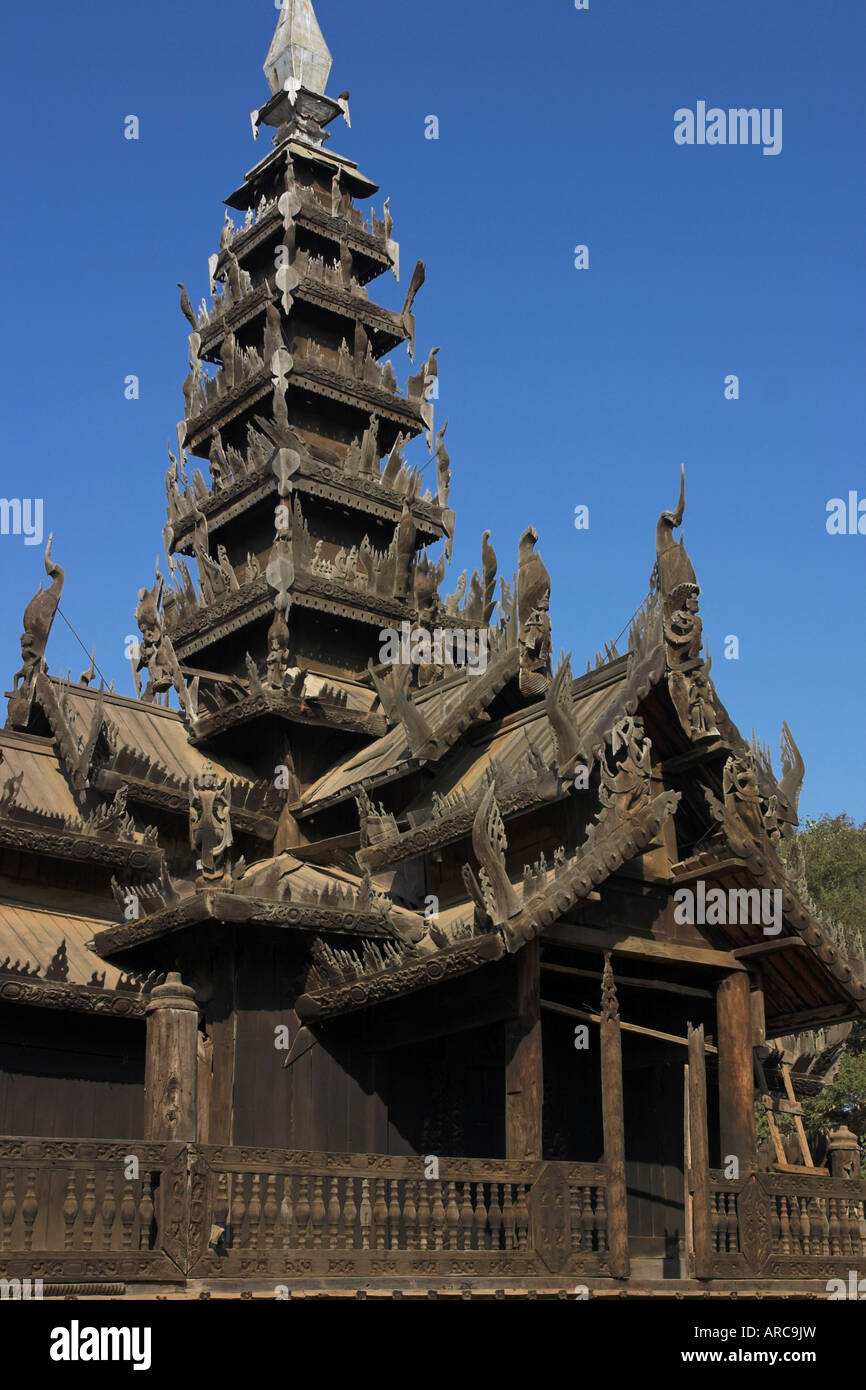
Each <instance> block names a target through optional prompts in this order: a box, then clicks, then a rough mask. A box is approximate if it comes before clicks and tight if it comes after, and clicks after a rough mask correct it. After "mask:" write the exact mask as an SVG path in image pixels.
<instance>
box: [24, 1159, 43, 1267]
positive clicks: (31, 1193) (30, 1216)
mask: <svg viewBox="0 0 866 1390" xmlns="http://www.w3.org/2000/svg"><path fill="white" fill-rule="evenodd" d="M38 1211H39V1202H38V1200H37V1197H36V1174H35V1172H32V1171H31V1172H29V1173H28V1174H27V1191H26V1192H25V1194H24V1201H23V1202H22V1203H21V1216H22V1218H23V1220H24V1249H25V1250H31V1249H32V1248H33V1224H34V1222H35V1220H36V1214H37V1212H38Z"/></svg>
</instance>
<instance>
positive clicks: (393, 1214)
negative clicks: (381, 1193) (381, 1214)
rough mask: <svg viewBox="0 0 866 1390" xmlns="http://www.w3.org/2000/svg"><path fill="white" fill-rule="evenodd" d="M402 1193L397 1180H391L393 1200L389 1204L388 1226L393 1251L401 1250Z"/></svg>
mask: <svg viewBox="0 0 866 1390" xmlns="http://www.w3.org/2000/svg"><path fill="white" fill-rule="evenodd" d="M401 1215H402V1213H401V1211H400V1193H399V1191H398V1188H397V1179H396V1178H392V1179H391V1200H390V1202H389V1203H388V1225H389V1227H390V1234H391V1249H392V1250H399V1249H400V1217H401Z"/></svg>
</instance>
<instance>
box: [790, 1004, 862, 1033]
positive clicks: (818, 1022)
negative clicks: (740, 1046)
mask: <svg viewBox="0 0 866 1390" xmlns="http://www.w3.org/2000/svg"><path fill="white" fill-rule="evenodd" d="M862 1017H863V1015H862V1014H861V1013H860V1011H859V1010H858V1009H857V1008H856V1007H855V1006H854V1005H853V1004H827V1005H826V1006H824V1007H822V1008H820V1009H803V1010H802V1011H801V1012H800V1013H796V1014H776V1015H775V1016H772V1015H770V1016H769V1017H768V1018H767V1037H768V1038H780V1037H782V1035H783V1034H785V1033H802V1032H803V1030H804V1029H806V1028H816V1027H817V1028H820V1027H823V1025H824V1024H825V1023H847V1021H848V1019H850V1018H853V1019H859V1018H862Z"/></svg>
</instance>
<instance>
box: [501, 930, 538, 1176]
mask: <svg viewBox="0 0 866 1390" xmlns="http://www.w3.org/2000/svg"><path fill="white" fill-rule="evenodd" d="M514 969H515V971H516V984H515V988H516V994H517V998H516V1002H515V1015H514V1018H513V1019H510V1020H509V1021H508V1022H507V1023H506V1025H505V1157H506V1158H517V1159H521V1160H524V1159H540V1158H541V1157H542V1147H541V1104H542V1098H543V1095H544V1081H543V1075H542V1060H541V1005H540V982H539V946H538V940H537V938H536V939H535V940H533V941H528V942H527V943H526V945H525V946H524V947H523V949H522V950H520V951H518V952H517V954H516V956H515V957H514Z"/></svg>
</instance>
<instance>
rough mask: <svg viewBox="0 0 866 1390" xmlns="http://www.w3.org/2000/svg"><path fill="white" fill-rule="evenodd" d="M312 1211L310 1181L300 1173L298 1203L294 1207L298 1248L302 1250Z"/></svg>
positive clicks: (304, 1245) (306, 1237) (305, 1175)
mask: <svg viewBox="0 0 866 1390" xmlns="http://www.w3.org/2000/svg"><path fill="white" fill-rule="evenodd" d="M312 1212H313V1209H312V1207H311V1205H310V1179H309V1176H308V1175H307V1174H306V1173H302V1174H301V1176H300V1179H299V1181H298V1201H297V1205H296V1207H295V1220H296V1222H297V1223H298V1246H299V1247H300V1248H301V1249H302V1250H303V1249H304V1248H305V1247H306V1244H307V1241H308V1239H309V1228H310V1217H311V1216H312Z"/></svg>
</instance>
